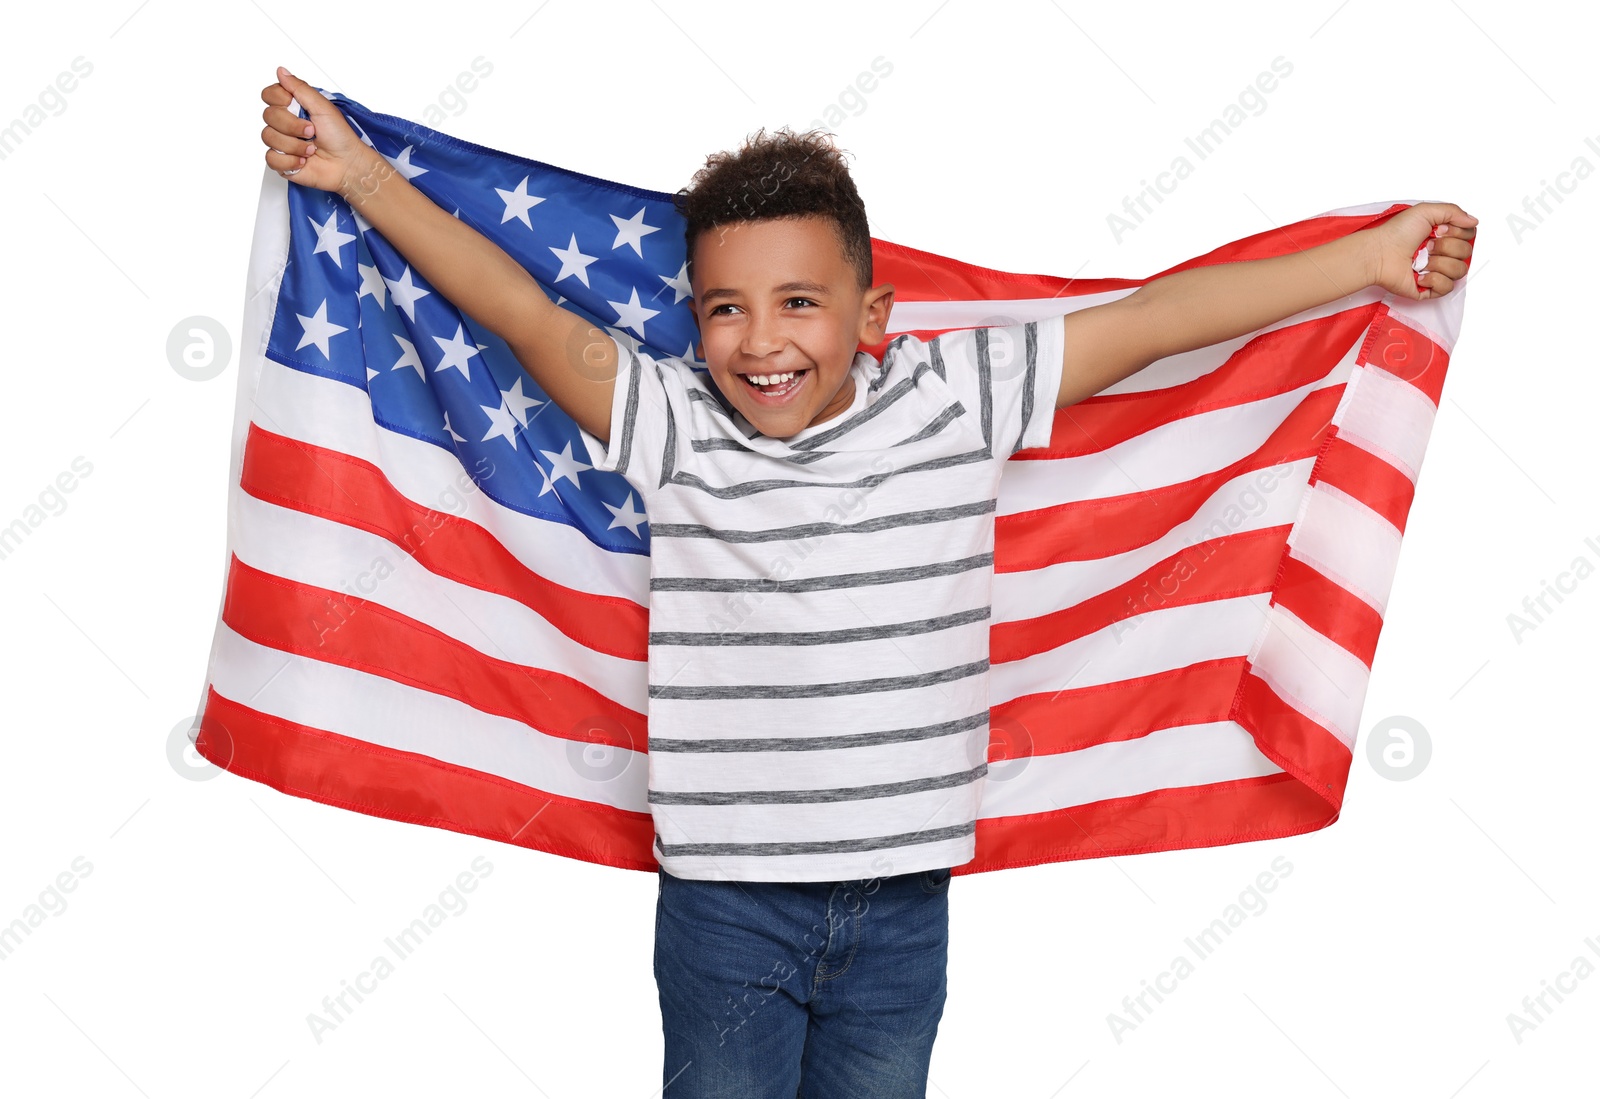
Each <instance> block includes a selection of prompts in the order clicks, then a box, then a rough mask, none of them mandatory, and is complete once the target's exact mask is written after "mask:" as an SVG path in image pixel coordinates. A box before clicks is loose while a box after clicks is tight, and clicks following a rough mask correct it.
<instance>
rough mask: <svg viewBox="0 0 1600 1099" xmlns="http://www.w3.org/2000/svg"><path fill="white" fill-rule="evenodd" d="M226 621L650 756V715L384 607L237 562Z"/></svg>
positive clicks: (271, 640)
mask: <svg viewBox="0 0 1600 1099" xmlns="http://www.w3.org/2000/svg"><path fill="white" fill-rule="evenodd" d="M222 620H223V621H224V622H225V623H227V625H228V627H229V628H230V629H232V630H233V631H234V632H236V633H238V634H239V635H240V636H242V637H245V638H248V639H249V640H251V641H254V642H255V643H256V644H258V645H265V646H267V647H268V648H272V649H278V650H281V651H283V652H288V653H296V654H298V655H300V656H305V657H309V658H311V659H313V660H323V661H327V662H328V663H330V664H338V665H340V666H342V667H346V668H354V669H355V670H357V671H361V672H366V673H368V674H370V675H377V676H382V677H383V678H385V679H390V680H393V681H394V682H396V683H404V684H407V685H408V686H412V687H416V688H418V689H420V690H424V691H431V692H432V693H434V694H438V695H444V696H446V697H448V698H453V699H456V700H457V701H459V702H464V703H466V704H467V705H469V706H471V707H472V708H473V709H475V710H481V711H483V712H484V713H487V714H495V715H498V716H500V717H507V718H510V719H512V720H513V721H520V722H522V723H523V724H524V725H527V726H528V727H530V728H533V729H537V730H539V731H540V732H543V733H548V734H549V735H550V736H556V737H561V738H563V739H566V740H575V741H584V742H588V743H594V744H608V745H610V746H612V747H614V748H626V749H628V750H630V751H635V752H642V751H644V746H645V744H646V732H645V716H644V715H643V714H640V713H635V712H634V711H633V710H630V709H628V708H627V707H626V706H621V705H618V704H617V703H616V702H613V701H612V700H611V699H609V698H607V697H605V696H604V695H602V694H601V693H600V692H599V691H596V690H595V689H594V688H592V687H590V686H588V685H587V684H585V683H583V682H582V681H580V680H577V679H573V678H572V677H571V676H566V675H561V674H559V673H557V672H552V671H549V670H547V669H544V668H531V667H528V666H526V665H523V664H515V663H512V662H511V661H509V660H498V659H496V658H494V657H492V656H487V655H485V654H484V653H482V652H480V651H478V650H477V649H474V648H473V647H472V646H470V645H467V644H464V643H463V642H460V641H457V640H456V639H455V638H453V637H451V636H449V635H448V634H445V633H442V632H440V631H439V630H436V629H434V628H433V627H432V626H428V625H425V624H423V623H421V622H418V621H416V620H415V619H412V618H408V617H406V616H405V615H403V614H400V613H399V612H398V611H394V610H391V609H390V608H388V607H385V606H384V605H383V604H381V603H374V602H372V601H371V600H368V599H358V598H356V597H355V596H352V595H346V594H345V593H344V592H340V591H334V590H332V589H329V588H318V587H313V586H311V585H310V584H299V583H295V582H294V581H291V580H285V579H284V578H283V577H281V576H274V575H272V574H271V573H267V572H262V571H261V570H260V569H255V568H251V567H250V566H249V565H246V564H245V563H244V562H243V561H240V560H239V559H238V558H237V557H234V558H233V559H232V564H231V565H230V567H229V569H228V590H227V595H226V596H225V597H224V599H223V605H222Z"/></svg>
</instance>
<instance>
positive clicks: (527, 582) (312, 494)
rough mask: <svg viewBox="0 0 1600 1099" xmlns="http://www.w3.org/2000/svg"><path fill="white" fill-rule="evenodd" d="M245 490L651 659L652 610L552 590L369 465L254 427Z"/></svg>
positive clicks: (595, 642) (612, 650)
mask: <svg viewBox="0 0 1600 1099" xmlns="http://www.w3.org/2000/svg"><path fill="white" fill-rule="evenodd" d="M239 483H240V486H241V487H242V488H243V489H244V490H245V491H246V492H248V493H249V494H250V495H252V496H254V497H256V498H257V499H260V500H265V501H267V502H268V503H273V504H277V505H279V506H280V507H286V508H292V509H293V510H295V511H301V512H305V513H306V514H308V515H316V516H319V517H321V518H323V519H331V520H333V521H334V522H338V523H344V524H346V525H347V526H352V527H356V528H359V529H360V530H364V531H367V532H368V533H370V534H376V535H378V536H379V537H381V538H387V539H388V540H389V541H391V542H393V543H394V544H395V545H397V546H399V547H400V548H401V549H403V550H405V551H406V552H407V553H409V554H410V555H411V556H412V557H413V558H415V559H416V561H417V563H418V564H420V565H422V567H423V568H425V569H427V570H428V571H429V572H431V573H433V574H435V575H436V576H443V577H446V578H447V579H450V580H455V581H457V582H459V583H462V584H466V585H468V586H470V587H474V588H478V589H480V590H482V591H487V592H493V593H495V594H497V595H503V596H505V597H506V598H508V599H514V600H516V601H517V602H518V603H521V604H522V605H523V606H525V607H527V608H528V609H529V610H531V611H533V612H534V613H535V614H537V615H539V616H540V617H541V618H543V619H545V620H546V621H547V622H549V623H550V624H551V625H553V626H554V627H555V628H556V629H558V630H560V631H561V632H562V633H564V634H566V635H567V636H568V637H570V638H572V639H573V640H574V641H576V642H578V643H579V644H581V645H584V646H586V647H588V648H590V649H594V650H595V651H596V652H602V653H605V654H607V655H608V656H617V657H622V658H623V659H625V660H639V661H643V660H644V659H645V658H646V654H647V641H648V635H649V625H648V622H649V612H648V610H647V609H646V608H645V607H644V606H641V605H640V604H638V603H636V602H634V601H633V600H631V599H621V598H616V597H613V596H604V595H594V594H592V593H590V592H582V591H577V590H575V589H573V588H568V587H563V586H562V585H560V584H556V583H553V582H552V581H550V580H548V579H546V578H545V577H543V576H540V575H539V574H538V573H536V572H534V571H533V570H532V569H530V568H528V567H527V566H526V565H524V564H523V563H522V562H521V561H519V560H517V558H516V556H515V555H514V554H512V552H511V551H510V550H508V549H506V547H505V546H503V545H501V544H500V542H499V541H498V540H497V539H496V538H495V537H494V535H492V534H490V533H489V532H488V531H487V530H485V529H484V528H482V527H480V526H478V524H476V523H473V522H470V521H468V520H466V519H463V518H461V517H460V516H459V515H451V514H450V513H449V512H444V511H435V510H434V509H432V508H427V507H423V506H422V505H420V504H416V503H413V502H412V501H411V500H409V499H407V498H406V497H405V496H403V495H401V494H400V492H399V490H398V489H396V488H395V487H394V485H393V484H391V483H390V482H389V479H388V478H387V477H385V476H384V474H383V471H382V470H381V469H379V468H378V467H377V466H375V465H373V464H372V463H371V462H367V461H363V460H362V459H360V458H356V457H353V456H352V455H349V454H344V453H342V452H340V451H337V450H330V449H328V448H326V447H319V446H314V445H312V444H310V443H304V442H300V441H298V440H295V439H290V438H287V437H285V436H283V435H277V434H274V433H273V432H271V431H268V430H266V429H265V428H263V427H261V426H260V425H259V424H251V425H250V433H249V435H248V436H247V437H246V439H245V454H244V469H243V472H242V474H241V475H240V479H239Z"/></svg>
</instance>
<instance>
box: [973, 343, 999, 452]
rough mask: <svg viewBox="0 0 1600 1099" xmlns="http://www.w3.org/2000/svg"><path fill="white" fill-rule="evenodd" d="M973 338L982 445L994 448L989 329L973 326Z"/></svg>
mask: <svg viewBox="0 0 1600 1099" xmlns="http://www.w3.org/2000/svg"><path fill="white" fill-rule="evenodd" d="M972 331H973V338H974V340H975V341H976V343H977V345H978V403H979V405H980V406H982V407H981V408H980V409H979V419H980V420H982V421H983V445H984V446H986V447H988V448H989V449H990V450H993V449H994V392H993V390H992V389H991V388H990V382H991V381H992V379H991V378H990V377H989V330H988V329H987V328H975V329H973V330H972Z"/></svg>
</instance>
